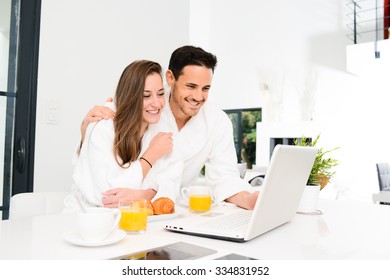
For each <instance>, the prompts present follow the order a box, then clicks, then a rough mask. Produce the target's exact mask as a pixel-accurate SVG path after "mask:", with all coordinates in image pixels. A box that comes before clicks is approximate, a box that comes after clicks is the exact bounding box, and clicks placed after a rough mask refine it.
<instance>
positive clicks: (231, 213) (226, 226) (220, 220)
mask: <svg viewBox="0 0 390 280" xmlns="http://www.w3.org/2000/svg"><path fill="white" fill-rule="evenodd" d="M317 152H318V149H317V148H314V147H302V146H292V145H277V146H276V147H275V149H274V151H273V153H272V157H271V160H270V163H269V166H268V169H267V172H266V176H265V179H264V183H263V185H262V186H261V187H260V195H259V197H258V199H257V202H256V205H255V207H254V209H253V210H245V209H242V208H239V207H236V206H234V205H228V206H218V207H214V208H213V209H212V210H211V211H210V212H208V213H205V214H200V215H189V216H186V217H183V218H179V219H175V220H170V221H169V222H167V223H166V224H165V227H164V228H165V229H166V230H168V231H172V232H177V233H184V234H190V235H197V236H202V237H210V238H217V239H224V240H229V241H236V242H245V241H248V240H251V239H253V238H255V237H257V236H259V235H261V234H263V233H266V232H268V231H270V230H272V229H274V228H276V227H278V226H280V225H282V224H285V223H286V222H289V221H291V220H292V218H293V217H294V215H295V213H296V211H297V209H298V205H299V201H300V199H301V196H302V193H303V189H304V187H305V185H306V183H307V179H308V178H309V174H310V172H311V168H312V166H313V163H314V159H315V157H316V155H317Z"/></svg>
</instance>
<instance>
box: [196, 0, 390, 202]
mask: <svg viewBox="0 0 390 280" xmlns="http://www.w3.org/2000/svg"><path fill="white" fill-rule="evenodd" d="M203 2H205V0H203ZM206 2H207V1H206ZM206 9H207V11H208V12H207V13H206V14H210V19H209V20H210V23H211V24H210V31H208V32H209V33H210V34H209V39H208V41H207V38H203V41H206V42H207V43H208V45H209V46H210V48H209V49H210V50H211V51H213V52H215V53H216V54H217V55H218V59H219V65H218V67H217V70H216V73H215V77H214V81H213V87H212V93H211V97H210V98H212V99H214V100H217V101H218V102H219V104H220V105H221V107H222V108H224V109H233V108H251V107H263V110H264V121H267V122H271V123H273V122H274V123H276V124H277V123H278V122H282V123H283V124H281V126H285V127H286V126H287V127H288V126H289V125H293V126H299V123H300V122H307V121H314V122H315V126H316V127H315V130H316V131H320V132H321V140H320V142H319V144H320V145H321V146H323V147H324V148H333V147H338V146H339V147H340V149H339V150H338V151H337V152H335V153H334V154H333V156H335V157H337V158H338V159H339V161H340V165H339V166H338V168H337V170H336V171H337V176H336V177H335V178H334V180H333V183H332V184H330V185H329V186H328V187H327V188H326V189H325V190H324V191H323V193H324V195H325V194H326V193H328V195H329V196H334V194H335V193H337V192H338V194H339V195H342V196H343V195H344V196H345V197H349V198H354V199H362V200H365V201H371V194H372V193H373V192H377V191H378V190H379V187H378V181H377V177H376V170H375V163H376V162H381V161H390V147H389V144H388V142H387V139H389V137H388V136H389V135H388V134H389V133H388V132H387V129H383V128H385V127H388V122H389V116H388V114H387V113H386V112H387V111H388V109H387V108H388V104H389V102H388V99H389V98H388V96H389V93H388V83H386V82H385V80H384V79H382V80H381V79H378V78H375V79H367V78H366V77H361V76H355V75H353V74H351V73H348V72H347V71H346V69H347V67H346V47H347V46H348V45H350V44H352V41H350V40H349V39H348V38H347V37H346V34H348V33H349V32H350V31H347V28H346V23H347V22H346V12H347V11H346V7H345V1H339V0H328V1H321V0H296V1H289V0H280V1H265V0H263V1H254V0H242V1H235V0H225V1H209V6H207V8H206ZM191 12H192V13H194V12H197V17H198V19H199V20H201V18H202V11H201V9H198V10H191ZM192 17H193V18H196V15H193V14H192ZM207 20H208V19H206V21H207ZM192 32H196V31H192ZM197 32H198V33H201V32H202V30H201V29H199V30H197ZM191 37H192V38H194V37H195V36H191ZM386 73H389V72H388V71H387V72H386ZM265 88H268V90H264V89H265ZM386 89H387V90H386ZM304 127H305V125H302V127H301V130H302V133H303V132H304V131H305V129H304ZM297 130H299V128H298V129H297ZM261 156H262V155H261V154H259V155H258V156H257V157H258V158H260V159H261Z"/></svg>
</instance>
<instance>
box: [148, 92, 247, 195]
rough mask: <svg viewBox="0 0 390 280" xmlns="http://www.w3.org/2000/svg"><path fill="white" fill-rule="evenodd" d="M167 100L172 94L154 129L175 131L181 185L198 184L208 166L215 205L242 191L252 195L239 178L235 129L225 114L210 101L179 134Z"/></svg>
mask: <svg viewBox="0 0 390 280" xmlns="http://www.w3.org/2000/svg"><path fill="white" fill-rule="evenodd" d="M168 100H169V95H167V100H166V105H165V107H164V111H163V114H162V116H161V119H160V121H159V123H158V124H156V125H153V127H151V128H152V129H155V130H157V131H158V130H160V131H171V132H173V134H174V137H175V143H174V148H173V149H174V150H176V151H180V153H181V157H182V159H183V160H184V166H183V175H182V181H181V186H182V187H185V186H189V185H194V184H199V174H200V171H201V169H202V167H203V166H204V165H205V167H206V169H205V170H206V174H205V184H206V185H208V186H211V187H212V188H214V198H215V202H221V201H223V200H225V199H226V198H228V197H230V196H232V195H234V194H236V193H238V192H240V191H249V192H253V188H252V187H251V186H250V185H249V184H248V183H247V182H246V181H244V180H243V179H241V178H240V174H239V171H238V167H237V156H236V150H235V146H234V139H233V127H232V123H231V121H230V119H229V117H228V116H227V115H226V113H225V112H224V111H222V110H221V109H219V108H217V107H216V106H215V105H214V104H212V103H211V101H207V102H206V103H205V104H204V105H203V106H202V107H201V109H200V110H199V112H198V114H196V115H195V116H194V117H192V118H191V119H190V120H189V121H188V122H187V123H186V125H185V126H184V127H183V128H182V129H181V130H180V131H179V130H178V128H177V125H176V121H175V118H174V116H173V114H172V111H171V108H170V106H169V102H168ZM203 184H204V183H203Z"/></svg>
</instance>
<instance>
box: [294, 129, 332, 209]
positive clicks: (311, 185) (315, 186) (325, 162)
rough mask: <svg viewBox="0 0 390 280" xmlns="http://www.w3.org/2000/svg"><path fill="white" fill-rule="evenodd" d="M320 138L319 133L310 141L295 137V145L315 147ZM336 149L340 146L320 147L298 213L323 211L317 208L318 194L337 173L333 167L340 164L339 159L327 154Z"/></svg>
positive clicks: (305, 138)
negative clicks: (332, 147) (327, 148)
mask: <svg viewBox="0 0 390 280" xmlns="http://www.w3.org/2000/svg"><path fill="white" fill-rule="evenodd" d="M319 138H320V135H318V136H317V137H316V138H315V139H314V141H309V140H308V139H307V137H305V136H304V137H302V138H301V139H300V140H299V139H295V140H294V145H296V146H310V147H315V146H316V145H317V142H318V139H319ZM336 149H338V147H337V148H334V149H331V150H324V149H322V148H319V149H318V153H317V156H316V158H315V160H314V163H313V167H312V169H311V172H310V175H309V179H308V180H307V183H306V187H305V189H304V191H303V194H302V198H301V201H300V204H299V207H298V213H313V214H321V213H322V212H321V211H319V210H317V204H318V196H319V193H320V190H322V189H323V188H324V187H325V186H326V185H327V184H328V182H329V180H330V179H331V178H332V177H333V175H334V174H335V171H333V167H335V166H337V165H338V161H337V160H336V159H334V158H330V157H327V155H328V153H330V152H332V151H334V150H336Z"/></svg>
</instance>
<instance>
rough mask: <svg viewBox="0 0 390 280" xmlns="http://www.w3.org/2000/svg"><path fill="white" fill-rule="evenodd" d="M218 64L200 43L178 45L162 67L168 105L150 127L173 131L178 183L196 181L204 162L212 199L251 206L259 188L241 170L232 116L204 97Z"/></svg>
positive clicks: (93, 115)
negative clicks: (181, 162)
mask: <svg viewBox="0 0 390 280" xmlns="http://www.w3.org/2000/svg"><path fill="white" fill-rule="evenodd" d="M216 64H217V58H216V57H215V56H214V55H213V54H211V53H208V52H206V51H204V50H203V49H201V48H198V47H193V46H184V47H180V48H178V49H176V50H175V51H174V52H173V53H172V55H171V58H170V61H169V66H168V70H167V72H166V81H167V83H168V85H169V86H170V89H171V90H170V94H169V95H168V94H167V99H168V100H167V105H166V106H165V108H164V111H163V114H162V116H161V119H160V122H159V123H157V124H155V125H153V126H152V127H151V129H153V130H155V132H156V133H157V132H158V131H170V132H172V133H173V135H174V139H175V140H174V149H178V150H179V151H180V153H181V155H182V157H183V160H184V167H183V168H184V169H183V174H182V181H181V185H182V186H189V185H194V184H197V180H198V179H199V174H200V171H201V169H202V168H203V166H205V184H206V185H209V186H212V187H215V189H214V197H215V200H216V202H219V201H227V202H230V203H233V204H236V205H237V206H239V207H242V208H245V209H253V208H254V205H255V203H256V200H257V197H258V194H259V193H258V192H252V189H251V186H250V185H249V184H248V183H247V182H245V181H244V180H242V179H241V178H240V176H239V171H238V169H237V158H236V152H235V147H234V142H233V130H232V125H231V122H230V120H229V118H228V117H227V115H226V114H225V113H224V112H223V111H222V110H220V109H218V108H217V107H215V106H214V105H213V104H211V103H210V102H206V101H207V99H208V94H209V90H210V87H211V82H212V78H213V74H214V69H215V66H216ZM100 109H101V110H100ZM109 117H112V113H111V112H109V111H108V110H107V108H101V107H95V108H94V109H93V110H91V111H90V112H89V113H88V115H87V117H86V118H85V119H84V121H83V124H85V123H88V122H89V121H90V120H96V119H99V118H109ZM82 135H83V129H82ZM110 195H113V196H112V197H108V198H106V199H104V200H103V203H104V205H105V206H111V205H115V204H116V203H117V201H116V198H115V193H110Z"/></svg>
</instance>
